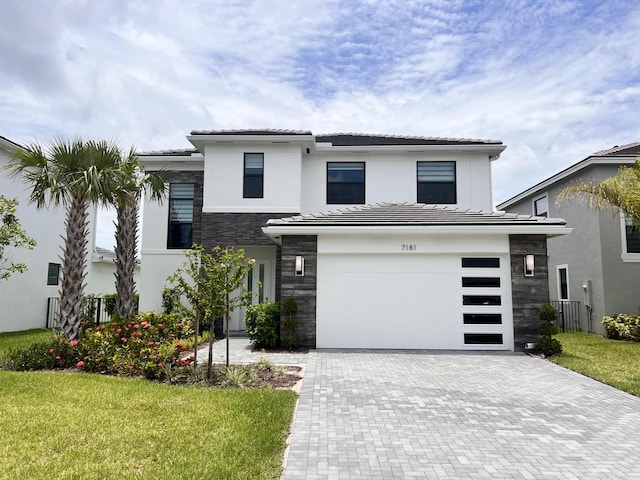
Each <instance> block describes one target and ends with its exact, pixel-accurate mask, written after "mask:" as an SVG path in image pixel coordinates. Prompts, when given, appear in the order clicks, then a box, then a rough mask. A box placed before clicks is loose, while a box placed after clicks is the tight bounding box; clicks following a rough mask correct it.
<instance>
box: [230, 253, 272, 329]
mask: <svg viewBox="0 0 640 480" xmlns="http://www.w3.org/2000/svg"><path fill="white" fill-rule="evenodd" d="M274 273H275V272H274V270H273V261H272V260H256V263H254V264H253V267H252V268H251V270H250V271H249V274H248V275H247V278H246V279H245V282H246V283H245V287H246V289H247V291H249V292H251V303H252V304H254V305H255V304H257V303H263V302H272V301H274V299H275V298H274V297H275V290H274V283H275V278H274V277H275V275H274ZM245 313H246V308H244V307H242V308H240V309H238V310H236V311H235V312H232V313H231V315H230V317H231V318H230V322H229V329H230V330H231V331H234V330H237V331H243V330H244V329H245V321H244V316H245Z"/></svg>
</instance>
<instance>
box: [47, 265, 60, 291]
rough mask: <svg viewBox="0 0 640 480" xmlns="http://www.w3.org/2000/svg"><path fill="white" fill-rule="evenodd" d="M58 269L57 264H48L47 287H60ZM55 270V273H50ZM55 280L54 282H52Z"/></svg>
mask: <svg viewBox="0 0 640 480" xmlns="http://www.w3.org/2000/svg"><path fill="white" fill-rule="evenodd" d="M60 267H61V265H60V264H59V263H53V262H49V266H48V267H47V285H51V286H57V285H60ZM52 268H53V269H55V273H54V272H53V271H52ZM54 278H55V281H54V280H53V279H54Z"/></svg>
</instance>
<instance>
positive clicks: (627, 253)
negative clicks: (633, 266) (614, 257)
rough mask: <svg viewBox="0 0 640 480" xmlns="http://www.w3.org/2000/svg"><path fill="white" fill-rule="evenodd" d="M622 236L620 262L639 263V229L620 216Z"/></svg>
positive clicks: (628, 219) (622, 215) (624, 216)
mask: <svg viewBox="0 0 640 480" xmlns="http://www.w3.org/2000/svg"><path fill="white" fill-rule="evenodd" d="M620 225H621V227H622V228H621V234H622V260H625V261H636V262H640V228H638V227H636V226H635V225H634V224H633V222H632V221H631V218H629V217H627V216H626V215H624V214H622V213H621V214H620Z"/></svg>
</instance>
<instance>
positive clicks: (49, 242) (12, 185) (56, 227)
mask: <svg viewBox="0 0 640 480" xmlns="http://www.w3.org/2000/svg"><path fill="white" fill-rule="evenodd" d="M24 148H25V147H24V146H22V145H20V144H18V143H16V142H13V141H11V140H9V139H8V138H5V137H2V136H0V194H2V195H4V196H5V197H6V198H9V199H12V198H16V199H17V200H18V209H17V212H16V217H17V218H18V220H19V221H20V224H21V225H22V228H23V229H24V230H25V231H26V232H27V235H29V236H30V237H32V238H33V239H34V240H36V242H37V245H36V247H35V248H34V249H33V250H28V249H24V248H18V249H16V248H11V249H8V250H6V251H5V253H6V255H8V256H9V257H10V258H12V259H13V260H14V261H16V262H22V263H25V264H26V265H27V271H26V272H24V273H15V274H13V275H12V276H11V277H10V278H9V279H8V280H0V305H1V306H2V314H1V315H0V332H11V331H18V330H27V329H31V328H44V327H46V326H50V327H53V326H54V325H53V321H54V318H55V315H54V311H53V309H55V307H56V306H57V301H56V299H57V298H58V296H59V290H60V279H61V274H62V270H61V263H62V260H61V258H60V257H61V255H62V245H63V240H62V238H63V236H64V233H65V230H64V220H65V211H64V208H63V207H62V206H60V207H54V206H49V207H48V208H44V209H40V210H38V209H37V208H36V207H35V206H34V205H32V204H29V192H30V190H29V186H28V185H25V184H24V183H22V182H21V181H20V180H19V179H12V178H10V177H9V176H7V174H6V172H5V171H3V169H2V167H4V165H6V164H7V163H8V162H9V161H10V160H11V157H12V155H13V153H14V152H15V151H16V150H19V149H24ZM96 215H97V212H96V208H95V207H91V208H90V211H89V232H90V236H89V239H88V256H87V277H86V282H87V286H86V288H85V294H94V295H96V296H101V295H103V294H105V293H113V292H115V277H114V273H115V264H114V262H113V256H112V254H113V252H110V251H105V250H104V249H100V248H98V247H95V234H96V229H97V220H96ZM48 299H53V300H52V301H51V302H49V301H48Z"/></svg>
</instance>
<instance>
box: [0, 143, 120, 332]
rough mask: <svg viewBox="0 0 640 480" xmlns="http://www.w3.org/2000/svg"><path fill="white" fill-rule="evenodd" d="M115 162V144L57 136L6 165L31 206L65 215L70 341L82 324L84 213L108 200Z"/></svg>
mask: <svg viewBox="0 0 640 480" xmlns="http://www.w3.org/2000/svg"><path fill="white" fill-rule="evenodd" d="M117 158H119V149H118V147H117V145H115V144H113V143H110V142H105V141H100V142H95V141H89V142H84V141H82V140H80V139H76V140H73V141H69V140H65V139H63V138H61V137H57V138H55V139H54V140H52V141H51V142H50V143H49V144H48V145H46V146H45V147H42V146H40V145H39V144H38V143H34V144H33V145H30V146H29V148H27V149H25V150H19V151H17V152H16V153H15V154H14V158H13V159H12V161H11V162H9V164H8V165H7V169H8V170H9V173H10V175H12V176H13V177H18V176H20V177H22V179H23V181H24V182H25V183H27V184H29V185H30V186H31V194H30V196H29V202H30V203H34V204H35V205H36V207H37V208H44V207H47V206H48V205H54V206H59V205H62V206H63V207H64V208H65V210H66V218H65V236H64V237H63V239H64V247H63V257H62V281H61V287H60V317H59V326H60V328H61V330H62V333H63V334H64V335H65V336H66V337H67V338H69V339H75V338H77V336H78V333H79V331H80V325H81V321H82V297H83V293H84V287H85V277H86V275H87V273H86V262H87V234H88V223H89V222H88V215H89V214H88V208H89V205H90V204H93V205H97V204H104V203H106V199H108V198H109V197H108V194H109V191H110V190H111V189H112V188H113V183H114V176H113V172H114V168H113V166H114V165H115V164H116V163H117Z"/></svg>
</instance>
